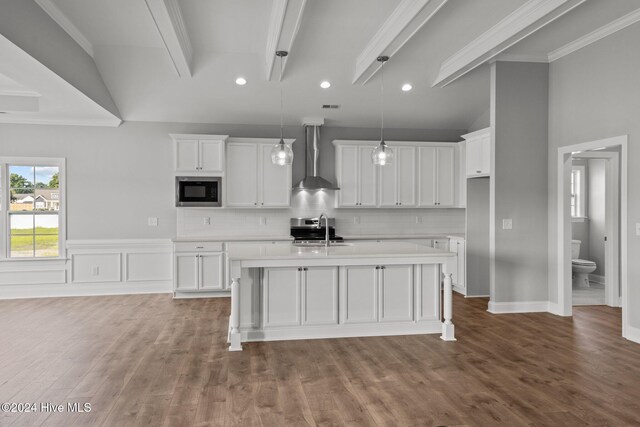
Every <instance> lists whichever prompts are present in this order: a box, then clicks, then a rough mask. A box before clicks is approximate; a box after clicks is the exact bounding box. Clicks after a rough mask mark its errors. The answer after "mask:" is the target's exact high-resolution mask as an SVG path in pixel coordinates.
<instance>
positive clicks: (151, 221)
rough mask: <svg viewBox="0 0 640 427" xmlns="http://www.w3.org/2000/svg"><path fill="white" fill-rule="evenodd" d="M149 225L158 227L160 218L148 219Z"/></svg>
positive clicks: (152, 217) (151, 217)
mask: <svg viewBox="0 0 640 427" xmlns="http://www.w3.org/2000/svg"><path fill="white" fill-rule="evenodd" d="M147 224H149V227H157V226H158V218H157V217H155V216H150V217H149V218H147Z"/></svg>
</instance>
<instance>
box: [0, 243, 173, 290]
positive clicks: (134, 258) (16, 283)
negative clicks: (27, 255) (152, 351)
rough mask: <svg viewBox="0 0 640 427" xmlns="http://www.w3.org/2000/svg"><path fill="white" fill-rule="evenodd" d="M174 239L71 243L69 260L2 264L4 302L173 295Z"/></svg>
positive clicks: (68, 246) (69, 245) (68, 249)
mask: <svg viewBox="0 0 640 427" xmlns="http://www.w3.org/2000/svg"><path fill="white" fill-rule="evenodd" d="M171 253H172V247H171V240H169V239H127V240H121V239H120V240H115V239H113V240H111V239H110V240H69V241H67V259H66V260H65V259H63V260H55V261H52V260H37V261H16V262H13V261H7V262H5V263H2V264H0V299H8V298H40V297H50V296H85V295H122V294H137V293H170V292H171V291H172V276H173V272H172V265H173V264H172V262H171V259H172V258H171V256H172V255H171Z"/></svg>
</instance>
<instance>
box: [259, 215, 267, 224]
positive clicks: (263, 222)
mask: <svg viewBox="0 0 640 427" xmlns="http://www.w3.org/2000/svg"><path fill="white" fill-rule="evenodd" d="M260 225H267V217H266V216H261V217H260Z"/></svg>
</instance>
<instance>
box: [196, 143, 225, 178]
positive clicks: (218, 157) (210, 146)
mask: <svg viewBox="0 0 640 427" xmlns="http://www.w3.org/2000/svg"><path fill="white" fill-rule="evenodd" d="M199 146H200V165H199V166H200V172H207V173H222V172H223V171H224V141H214V140H208V139H203V140H200V141H199Z"/></svg>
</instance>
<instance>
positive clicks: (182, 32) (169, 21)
mask: <svg viewBox="0 0 640 427" xmlns="http://www.w3.org/2000/svg"><path fill="white" fill-rule="evenodd" d="M145 3H146V4H147V9H149V13H150V14H151V17H152V18H153V22H154V24H155V25H156V28H157V29H158V33H160V38H161V39H162V43H163V44H164V47H165V49H166V50H167V53H168V54H169V57H170V58H171V62H172V63H173V66H174V68H175V70H176V72H177V73H178V76H179V77H191V76H192V74H193V73H192V69H191V64H192V61H193V49H192V47H191V40H190V39H189V34H188V33H187V27H186V25H185V23H184V18H183V17H182V10H181V9H180V4H179V3H178V1H177V0H145Z"/></svg>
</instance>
